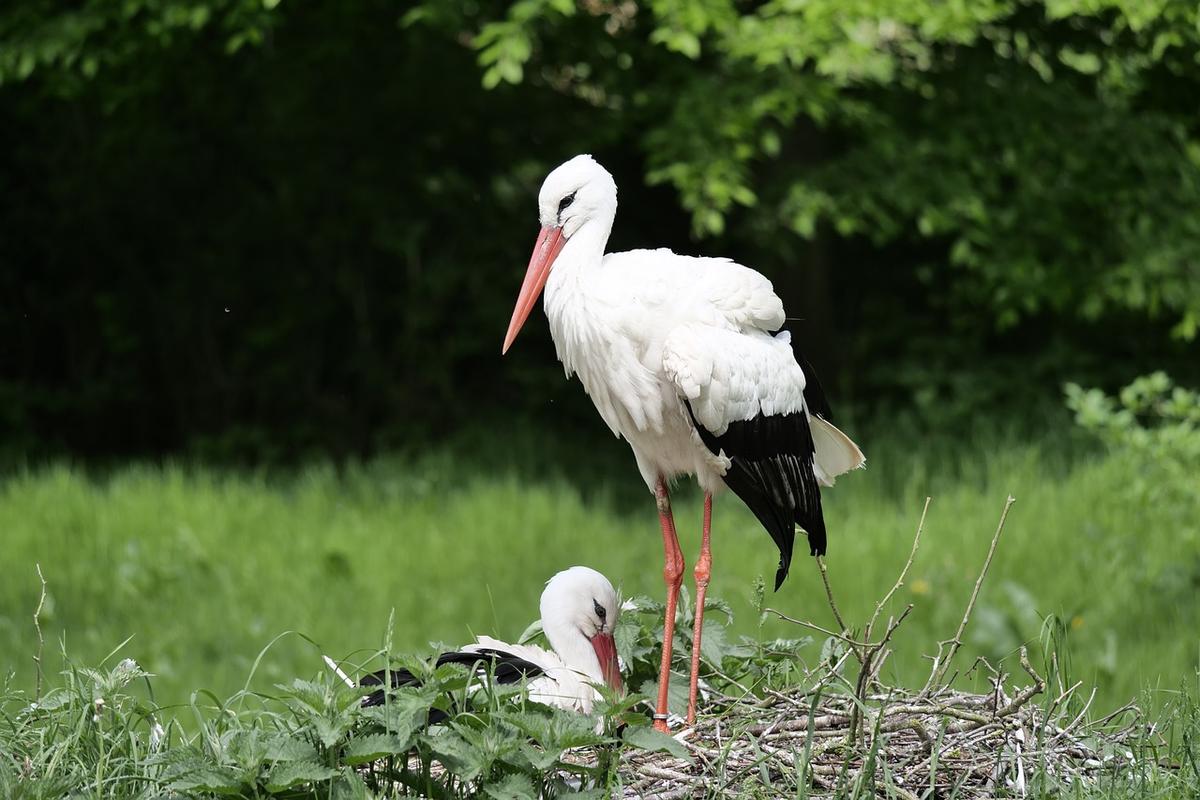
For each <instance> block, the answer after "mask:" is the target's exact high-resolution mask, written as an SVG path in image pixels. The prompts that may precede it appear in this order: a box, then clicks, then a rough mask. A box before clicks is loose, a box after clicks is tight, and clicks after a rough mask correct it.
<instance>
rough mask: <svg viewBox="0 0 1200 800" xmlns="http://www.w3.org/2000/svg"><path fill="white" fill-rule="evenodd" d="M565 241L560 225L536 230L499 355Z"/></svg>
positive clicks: (531, 304)
mask: <svg viewBox="0 0 1200 800" xmlns="http://www.w3.org/2000/svg"><path fill="white" fill-rule="evenodd" d="M566 243H567V239H566V237H565V236H563V231H562V228H560V227H554V228H550V227H546V228H542V231H541V233H539V234H538V238H537V244H535V245H534V246H533V255H532V256H530V257H529V267H528V268H527V269H526V270H525V280H524V281H523V282H522V283H521V293H520V294H519V295H517V307H516V308H514V309H513V315H512V320H511V321H510V322H509V323H508V333H506V334H505V335H504V348H503V349H501V351H500V354H501V355H503V354H505V353H507V352H508V348H509V347H511V346H512V343H513V339H516V338H517V333H518V332H519V331H520V330H521V326H522V325H524V324H525V320H526V319H528V318H529V312H531V311H533V307H534V305H535V304H537V299H538V295H540V294H541V293H542V288H543V287H544V286H545V285H546V279H547V278H548V277H550V267H552V266H553V265H554V259H556V258H558V254H559V251H561V250H562V249H563V245H564V244H566Z"/></svg>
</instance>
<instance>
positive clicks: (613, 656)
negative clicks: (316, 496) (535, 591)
mask: <svg viewBox="0 0 1200 800" xmlns="http://www.w3.org/2000/svg"><path fill="white" fill-rule="evenodd" d="M541 613H542V630H543V631H544V632H545V634H546V639H547V640H548V641H549V642H550V647H551V648H552V649H551V650H545V649H544V648H541V647H538V646H536V645H529V644H508V643H507V642H502V641H500V640H499V639H493V638H492V637H490V636H480V637H479V638H478V639H476V641H475V644H470V645H467V646H466V647H464V648H462V649H461V650H455V651H452V652H449V653H442V654H441V655H440V656H438V658H437V665H438V666H441V665H442V664H463V665H465V666H468V667H471V666H474V667H475V668H476V670H478V671H479V672H481V673H482V674H487V673H488V672H489V671H490V673H491V674H492V675H493V676H494V678H495V680H496V682H497V683H520V682H521V681H523V680H525V681H528V682H529V683H528V689H529V699H531V700H533V701H535V702H539V703H544V704H546V705H551V706H557V707H558V708H565V709H568V710H574V711H580V712H583V713H585V714H588V713H591V710H592V704H593V703H594V702H595V701H596V699H598V698H599V696H600V695H599V693H598V692H597V691H596V689H595V685H597V684H607V685H608V686H609V687H610V688H612V689H615V690H617V691H620V690H621V688H622V685H621V671H620V668H619V666H618V662H617V648H616V644H615V642H614V640H613V631H615V630H616V627H617V619H618V615H619V614H620V613H621V607H620V604H619V603H618V602H617V591H616V589H614V588H613V585H612V583H610V582H609V580H608V578H606V577H604V576H603V575H601V574H600V573H599V572H597V571H596V570H594V569H591V568H589V567H571V568H570V569H565V570H563V571H562V572H559V573H558V574H557V575H555V576H554V577H553V578H551V579H550V580H549V581H547V582H546V588H545V590H544V591H543V592H542V600H541ZM327 662H328V658H327ZM328 663H330V664H331V666H332V667H333V668H334V669H335V670H337V671H338V674H339V675H342V676H343V679H344V680H347V681H349V678H346V677H345V676H344V675H343V673H342V672H341V670H339V669H337V665H336V664H333V663H332V662H328ZM388 675H390V676H391V684H392V685H393V686H406V685H409V684H412V683H415V682H416V681H417V679H416V677H415V676H413V674H412V673H410V672H408V671H407V670H402V669H395V670H386V671H385V670H381V671H379V672H377V673H375V674H373V675H368V676H366V677H365V678H364V679H363V680H362V684H363V685H381V684H383V682H384V681H385V680H386V679H387V676H388ZM383 702H384V696H383V691H382V690H380V691H377V692H374V693H373V694H370V695H368V696H367V697H366V698H365V699H364V700H363V705H365V706H374V705H382V704H383ZM445 717H446V715H445V713H444V712H440V711H435V712H434V713H431V715H430V718H429V722H430V723H431V724H433V723H437V722H440V721H441V720H443V719H445Z"/></svg>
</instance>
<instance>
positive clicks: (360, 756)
mask: <svg viewBox="0 0 1200 800" xmlns="http://www.w3.org/2000/svg"><path fill="white" fill-rule="evenodd" d="M412 744H413V740H412V737H408V738H403V739H402V738H401V737H399V736H392V735H390V734H386V733H376V734H372V735H370V736H360V737H358V738H357V739H354V740H353V741H351V742H350V744H349V745H347V747H346V749H345V751H344V752H343V755H342V760H343V761H344V762H345V763H347V764H349V765H350V766H352V767H353V766H357V765H358V764H366V763H368V762H371V761H378V760H379V759H381V758H386V757H387V756H395V755H400V754H401V753H407V752H408V751H409V749H411V748H412Z"/></svg>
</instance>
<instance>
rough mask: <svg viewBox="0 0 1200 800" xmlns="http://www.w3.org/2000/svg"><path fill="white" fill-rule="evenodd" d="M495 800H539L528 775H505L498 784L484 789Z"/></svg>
mask: <svg viewBox="0 0 1200 800" xmlns="http://www.w3.org/2000/svg"><path fill="white" fill-rule="evenodd" d="M483 791H484V793H486V794H487V796H488V797H493V798H495V800H537V797H538V792H537V790H536V789H535V788H534V786H533V781H532V780H530V779H529V776H527V775H505V776H504V778H503V779H501V780H500V781H499V782H498V783H494V784H491V785H489V786H485V787H483Z"/></svg>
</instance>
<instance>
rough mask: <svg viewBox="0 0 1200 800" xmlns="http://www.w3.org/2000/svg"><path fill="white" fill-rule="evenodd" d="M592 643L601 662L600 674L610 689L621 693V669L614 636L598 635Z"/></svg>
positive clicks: (593, 638)
mask: <svg viewBox="0 0 1200 800" xmlns="http://www.w3.org/2000/svg"><path fill="white" fill-rule="evenodd" d="M591 641H592V649H593V650H595V651H596V658H597V659H599V660H600V674H601V675H603V676H604V682H605V683H607V684H608V688H610V689H613V690H614V691H618V692H619V691H621V689H622V687H623V684H622V683H621V667H620V665H619V664H618V663H617V643H616V642H615V641H613V635H612V634H611V633H597V634H596V635H595V636H593V637H592V639H591Z"/></svg>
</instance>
